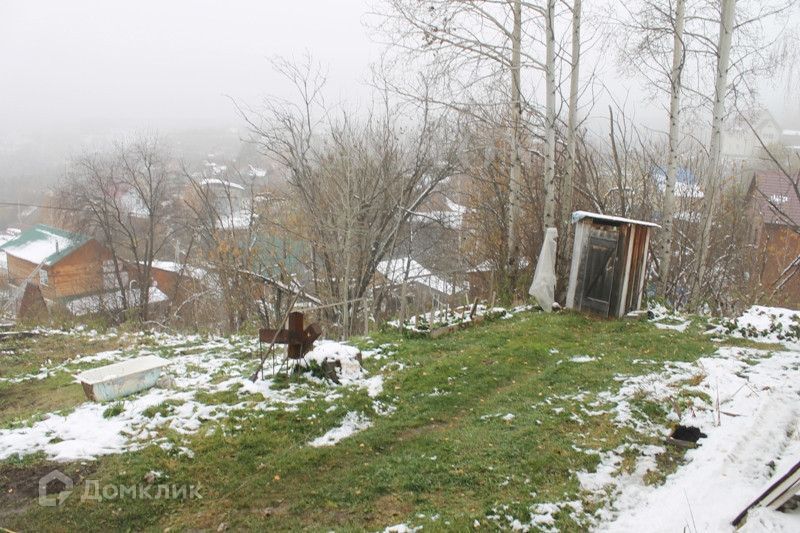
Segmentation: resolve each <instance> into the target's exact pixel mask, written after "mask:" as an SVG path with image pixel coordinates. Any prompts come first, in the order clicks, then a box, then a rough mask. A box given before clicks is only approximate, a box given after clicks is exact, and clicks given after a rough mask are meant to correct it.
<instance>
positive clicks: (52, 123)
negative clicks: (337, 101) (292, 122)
mask: <svg viewBox="0 0 800 533" xmlns="http://www.w3.org/2000/svg"><path fill="white" fill-rule="evenodd" d="M365 10H366V3H365V1H364V0H336V1H311V0H304V1H252V0H251V1H244V0H225V1H211V0H157V1H154V0H137V1H135V2H131V1H126V2H123V1H118V0H68V1H65V0H47V1H42V0H21V1H17V0H0V73H2V80H3V81H2V84H0V134H14V133H22V134H27V133H35V132H37V131H39V130H42V129H53V130H60V129H65V128H66V129H70V130H72V129H80V130H84V131H86V130H89V131H90V130H92V129H94V128H107V127H114V128H155V129H158V128H172V127H208V126H221V125H229V124H237V122H238V118H237V116H236V115H235V113H234V111H233V108H232V105H231V103H230V101H229V100H228V99H227V98H225V96H224V95H230V96H232V97H235V98H237V99H240V100H242V101H245V102H250V103H252V102H257V100H258V97H259V96H261V95H264V94H267V93H275V92H276V91H277V92H280V90H281V87H279V86H278V84H277V76H276V75H275V74H274V73H273V72H272V71H271V69H270V65H269V63H268V61H267V59H268V58H270V57H273V56H276V55H280V56H285V57H292V56H295V57H300V56H302V55H303V54H304V53H305V52H309V53H311V54H312V55H313V57H314V58H315V59H316V60H318V61H319V62H321V63H323V64H324V65H325V66H326V68H327V70H328V72H329V89H331V90H332V91H333V92H334V94H337V93H342V94H346V95H347V96H348V97H352V96H356V97H360V96H366V95H367V90H366V89H365V88H364V87H363V84H362V83H360V82H362V81H363V80H364V79H365V78H366V74H367V72H368V65H369V63H370V61H371V60H373V59H374V58H376V57H377V54H378V52H379V50H378V46H377V45H375V44H373V43H371V42H370V40H369V37H368V35H367V32H366V31H365V29H364V27H363V24H362V20H363V17H364V13H365Z"/></svg>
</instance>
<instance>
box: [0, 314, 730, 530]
mask: <svg viewBox="0 0 800 533" xmlns="http://www.w3.org/2000/svg"><path fill="white" fill-rule="evenodd" d="M373 340H374V341H375V344H374V345H378V344H381V343H385V342H396V343H397V344H398V346H397V347H396V348H393V350H395V351H396V352H397V354H396V355H395V356H393V357H392V358H391V359H390V360H391V361H400V362H402V363H404V364H405V365H406V368H405V369H404V370H402V371H387V372H386V376H387V377H386V379H385V383H384V392H383V394H382V395H381V396H380V397H379V399H380V400H381V401H383V402H385V403H388V404H391V405H394V406H396V407H397V411H396V412H395V413H393V414H392V415H390V416H387V417H379V416H377V415H375V414H374V413H373V412H372V411H371V400H370V399H369V398H367V397H366V395H364V394H363V393H362V394H355V393H353V394H345V395H344V397H343V398H342V399H340V400H337V401H336V402H335V404H336V405H337V406H338V407H337V408H336V409H335V410H329V409H328V408H329V407H330V405H331V404H330V403H329V402H327V401H325V400H324V399H322V398H318V399H316V400H312V401H308V402H306V403H303V404H300V405H298V406H297V410H296V411H290V410H277V411H269V412H266V413H262V412H254V411H250V410H239V411H234V412H232V413H231V418H229V419H226V420H222V421H218V422H207V423H206V427H204V428H203V429H201V431H200V432H198V433H197V434H195V435H192V436H189V437H183V436H181V435H174V436H172V438H174V442H175V444H176V448H175V449H173V450H164V449H162V448H160V447H158V446H149V447H146V448H144V449H142V450H139V451H136V452H131V453H127V454H123V455H117V456H107V457H103V458H101V459H100V460H98V461H97V462H96V466H97V470H96V471H95V472H94V473H93V474H92V476H91V479H97V480H99V481H100V485H101V486H103V485H107V484H125V485H130V484H139V483H143V481H142V480H143V479H144V478H145V476H146V474H147V473H148V472H149V471H151V470H155V471H160V472H163V473H164V474H165V476H166V479H167V481H166V482H167V483H170V484H183V483H185V484H192V485H195V486H200V487H201V489H200V493H201V494H202V497H203V498H202V499H201V500H198V499H193V500H188V499H187V500H173V499H159V500H155V499H149V500H142V499H126V500H124V501H123V500H112V501H103V502H81V501H80V498H78V497H75V495H73V496H72V497H71V498H70V499H68V500H67V502H66V504H65V505H64V506H63V508H59V509H49V508H42V507H38V506H36V505H35V504H32V505H30V506H29V507H27V508H26V509H25V510H24V511H22V512H16V513H4V512H3V511H4V509H3V507H2V505H0V524H3V525H5V526H6V527H8V528H10V529H12V530H17V529H23V530H50V529H61V530H74V529H84V530H90V531H106V530H119V529H122V530H131V529H132V530H143V529H144V530H147V529H152V530H156V529H158V530H163V529H164V528H171V529H173V530H175V529H177V530H184V529H198V528H199V529H203V528H206V529H212V530H216V529H217V528H218V527H219V525H220V524H223V523H224V524H226V525H227V527H228V529H229V530H240V529H260V530H270V531H294V530H301V529H308V530H314V531H317V530H319V531H327V530H330V529H336V530H345V531H350V530H353V531H360V530H373V531H374V530H378V529H382V528H384V527H386V526H388V525H392V524H396V523H401V522H406V523H409V524H413V525H424V527H425V529H424V530H425V531H426V532H427V531H440V530H460V531H465V530H468V529H471V528H472V524H473V521H474V520H476V519H477V520H479V521H480V522H481V524H482V525H483V527H485V526H486V525H487V524H488V522H487V520H486V516H487V515H488V514H493V512H494V511H493V509H496V508H498V507H499V506H502V505H507V506H508V510H507V511H505V512H508V513H511V514H513V515H514V516H516V517H518V518H520V519H522V520H526V519H527V518H528V511H527V509H528V507H529V506H530V505H532V504H535V503H543V502H553V501H563V500H572V499H580V498H581V494H580V487H579V484H578V482H577V479H576V477H575V475H574V473H575V472H576V471H580V470H590V471H591V470H593V469H594V468H595V466H596V464H597V462H598V457H597V456H596V455H591V454H586V453H583V452H581V451H576V450H574V449H573V445H575V446H578V447H581V448H591V449H602V450H610V449H614V448H616V447H617V446H619V445H621V444H624V443H634V442H639V443H647V442H648V441H647V438H646V437H643V436H641V435H637V434H635V433H634V432H633V431H631V430H628V429H621V428H618V427H617V426H615V424H614V422H613V420H612V416H611V415H609V414H600V415H595V416H588V415H586V414H585V413H583V412H582V411H581V409H580V408H581V406H582V405H583V404H582V403H581V402H580V401H578V400H576V399H575V398H574V396H575V395H577V394H579V393H585V394H586V395H587V397H591V395H592V394H595V393H598V392H601V391H604V390H608V389H609V388H611V389H615V388H616V387H618V381H616V380H615V379H614V378H615V377H617V376H619V375H636V374H642V373H647V372H651V371H653V369H654V368H655V367H658V366H660V365H661V364H662V363H663V362H665V361H693V360H695V359H697V358H698V357H701V356H703V355H707V354H710V353H712V352H713V351H714V350H715V349H716V346H717V345H716V344H715V343H712V342H711V341H710V339H709V338H708V336H707V335H703V334H702V332H701V331H699V328H697V329H695V328H692V329H691V330H690V331H689V332H687V333H686V334H680V333H676V332H674V331H670V330H658V329H656V328H655V327H653V326H652V325H651V324H649V323H647V322H646V321H643V320H617V321H609V320H597V319H592V318H589V317H585V316H582V315H578V314H573V313H561V314H534V313H524V314H521V315H519V316H518V317H516V318H514V319H511V320H498V321H494V322H492V323H490V324H485V325H481V326H478V327H475V328H471V329H467V330H464V331H459V332H456V333H454V334H452V335H449V336H445V337H442V338H439V339H437V340H430V339H424V338H416V339H415V338H411V339H404V338H402V336H401V335H400V334H398V333H391V332H383V333H379V334H377V335H376V336H374V337H373ZM554 350H557V352H555V351H554ZM574 355H592V356H597V357H598V360H596V361H591V362H588V363H580V364H576V363H570V362H569V358H570V357H572V356H574ZM636 359H639V360H646V361H652V362H653V363H652V364H651V363H645V364H641V363H635V362H634V360H636ZM386 363H387V360H383V361H373V360H370V359H367V360H365V366H366V367H367V368H368V369H369V370H371V371H377V370H378V368H379V367H380V366H382V365H383V364H386ZM294 379H303V378H294ZM63 385H64V384H62V388H67V387H63ZM208 396H209V398H206V400H208V402H209V403H223V402H224V403H234V402H236V401H240V399H239V398H238V397H237V396H236V395H235V394H233V395H232V396H230V397H227V396H226V395H224V394H218V395H208ZM212 396H213V397H212ZM548 400H549V402H550V403H548ZM632 405H633V406H634V412H635V416H637V417H642V418H646V419H649V420H651V421H653V422H656V423H665V422H666V418H665V417H666V414H667V413H668V412H669V410H670V409H671V406H670V405H661V404H658V403H655V402H653V401H651V400H650V399H648V398H647V397H646V396H645V395H642V397H641V398H638V397H637V398H636V399H635V401H634V402H633V403H632ZM162 408H163V409H169V408H170V406H165V405H163V404H162V405H161V406H156V408H155V409H154V412H153V414H155V412H160V411H159V410H160V409H162ZM559 408H560V409H562V410H561V411H560V412H557V410H558V409H559ZM351 410H356V411H362V412H364V413H367V414H368V416H369V417H370V419H372V421H373V426H372V427H371V428H369V429H367V430H365V431H363V432H361V433H358V434H356V435H354V436H352V437H350V438H348V439H345V440H343V441H342V442H340V443H339V444H337V445H336V446H333V447H328V448H312V447H309V446H307V445H306V443H307V442H308V441H310V440H312V439H314V438H316V437H318V436H320V435H322V434H323V433H325V431H327V430H328V429H330V428H332V427H334V426H336V425H338V424H339V422H340V421H341V418H342V416H343V415H344V413H346V412H347V411H351ZM506 413H512V414H514V415H515V417H514V418H513V420H511V421H504V420H502V419H501V418H500V417H498V416H493V415H504V414H506ZM482 417H483V418H482ZM210 429H213V431H209V430H210ZM178 446H187V447H188V448H189V449H191V450H192V452H193V453H194V456H193V458H192V457H189V456H187V455H185V454H181V453H179V452H178V451H177V447H178ZM663 455H664V457H658V458H657V463H658V465H659V470H656V471H653V472H652V473H649V474H648V475H647V476H646V481H647V482H649V483H658V482H660V481H661V480H663V477H664V476H665V475H666V474H667V473H669V472H670V471H672V470H674V468H676V467H677V465H678V464H679V463H680V457H681V455H680V452H676V451H673V450H668V451H667V452H666V453H665V454H663ZM39 461H41V459H39ZM631 462H633V463H631ZM629 463H630V464H629ZM36 464H38V463H36ZM631 464H635V457H631V458H627V457H626V459H625V462H624V464H623V468H625V467H626V465H627V467H631ZM82 490H83V486H79V487H77V488H76V493H78V494H80V493H82ZM588 511H589V512H591V511H592V509H591V508H589V509H588ZM418 514H424V515H426V518H418V517H417V515H418ZM431 515H439V518H438V519H437V520H436V521H431V520H430V519H429V518H428V517H430V516H431ZM556 525H557V526H558V527H559V528H560V529H562V530H564V531H578V530H581V529H583V527H584V526H585V524H579V523H575V522H573V521H572V520H571V519H570V518H569V517H568V516H567V513H560V514H559V515H557V516H556ZM490 529H493V527H490Z"/></svg>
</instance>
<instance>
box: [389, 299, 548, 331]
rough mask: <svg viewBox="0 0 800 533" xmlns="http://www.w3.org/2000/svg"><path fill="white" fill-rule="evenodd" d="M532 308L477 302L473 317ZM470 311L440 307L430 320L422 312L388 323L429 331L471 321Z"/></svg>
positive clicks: (507, 315)
mask: <svg viewBox="0 0 800 533" xmlns="http://www.w3.org/2000/svg"><path fill="white" fill-rule="evenodd" d="M531 309H533V306H531V305H521V306H518V307H514V308H512V309H506V308H505V307H491V308H490V307H487V306H486V305H483V304H479V305H478V306H477V307H476V308H475V317H492V318H502V319H508V318H511V317H513V316H514V315H515V314H517V313H520V312H523V311H530V310H531ZM471 311H472V307H471V306H463V307H459V308H456V309H442V310H438V311H435V312H434V313H433V319H432V320H431V314H430V313H428V314H423V315H417V316H412V317H411V318H409V319H407V320H406V321H405V322H403V324H402V325H401V324H400V322H399V321H397V320H394V321H391V322H389V325H390V326H392V327H395V328H398V329H402V330H405V331H408V332H411V333H422V334H426V333H430V331H431V330H432V329H436V328H442V327H445V326H453V325H456V324H467V323H469V322H471V321H472V318H471V317H470V316H469V315H470V312H471Z"/></svg>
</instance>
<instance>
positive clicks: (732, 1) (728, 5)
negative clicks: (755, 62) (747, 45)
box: [692, 0, 736, 300]
mask: <svg viewBox="0 0 800 533" xmlns="http://www.w3.org/2000/svg"><path fill="white" fill-rule="evenodd" d="M735 17H736V0H722V5H721V11H720V23H719V41H718V44H717V80H716V83H715V86H714V112H713V115H712V119H711V145H710V148H709V162H708V169H709V172H708V180H707V182H706V188H705V200H706V216H705V218H704V220H703V235H702V238H701V239H700V254H699V256H698V261H697V277H696V278H695V281H694V286H693V287H692V297H693V298H694V299H695V300H697V299H698V297H699V291H700V288H701V287H702V283H703V279H704V278H705V276H706V261H707V259H708V244H709V241H710V240H711V226H712V221H713V218H714V211H715V208H716V203H717V202H718V199H719V192H720V191H719V189H720V178H719V174H720V153H721V150H722V145H721V138H722V121H723V119H724V118H725V95H726V94H727V92H728V69H729V68H730V59H731V39H732V37H733V29H734V27H733V24H734V19H735Z"/></svg>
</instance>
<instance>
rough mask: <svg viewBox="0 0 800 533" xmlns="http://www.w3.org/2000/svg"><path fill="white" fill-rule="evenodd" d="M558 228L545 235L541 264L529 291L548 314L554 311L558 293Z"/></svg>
mask: <svg viewBox="0 0 800 533" xmlns="http://www.w3.org/2000/svg"><path fill="white" fill-rule="evenodd" d="M557 237H558V231H557V230H556V228H547V231H545V233H544V243H542V251H541V252H539V262H538V263H536V271H535V272H534V274H533V283H531V288H530V289H528V294H530V295H531V296H533V297H534V298H536V302H537V303H538V304H539V305H540V306H541V307H542V309H544V310H545V311H546V312H548V313H549V312H550V311H552V310H553V303H554V302H555V292H556V238H557Z"/></svg>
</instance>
